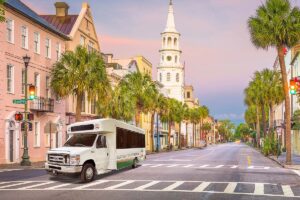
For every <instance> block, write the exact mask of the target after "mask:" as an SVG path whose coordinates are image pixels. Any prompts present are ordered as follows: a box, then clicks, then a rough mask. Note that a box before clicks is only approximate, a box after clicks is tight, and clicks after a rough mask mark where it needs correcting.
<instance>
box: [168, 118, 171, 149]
mask: <svg viewBox="0 0 300 200" xmlns="http://www.w3.org/2000/svg"><path fill="white" fill-rule="evenodd" d="M168 124H169V127H168V145H169V147H170V145H171V121H169V122H168Z"/></svg>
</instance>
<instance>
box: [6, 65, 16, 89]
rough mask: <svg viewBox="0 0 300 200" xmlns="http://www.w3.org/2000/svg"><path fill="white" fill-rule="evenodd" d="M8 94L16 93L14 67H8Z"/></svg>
mask: <svg viewBox="0 0 300 200" xmlns="http://www.w3.org/2000/svg"><path fill="white" fill-rule="evenodd" d="M7 92H8V93H14V67H13V66H12V65H7Z"/></svg>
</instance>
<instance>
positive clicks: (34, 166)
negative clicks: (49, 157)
mask: <svg viewBox="0 0 300 200" xmlns="http://www.w3.org/2000/svg"><path fill="white" fill-rule="evenodd" d="M44 167H45V162H44V161H41V162H32V163H31V166H21V165H20V163H13V164H1V165H0V169H37V168H44Z"/></svg>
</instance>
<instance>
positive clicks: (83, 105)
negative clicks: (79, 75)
mask: <svg viewBox="0 0 300 200" xmlns="http://www.w3.org/2000/svg"><path fill="white" fill-rule="evenodd" d="M81 112H85V94H83V96H82V101H81Z"/></svg>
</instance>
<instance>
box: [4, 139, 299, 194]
mask: <svg viewBox="0 0 300 200" xmlns="http://www.w3.org/2000/svg"><path fill="white" fill-rule="evenodd" d="M297 173H298V174H300V173H299V171H293V170H289V169H283V168H281V167H280V166H279V165H277V164H276V163H274V162H273V161H271V160H269V159H268V158H265V157H264V156H262V155H261V154H260V153H259V152H257V151H256V150H254V149H252V148H250V147H248V146H246V145H244V144H235V143H230V144H222V145H215V146H210V147H208V148H205V149H190V150H183V151H176V152H168V153H160V154H153V155H149V156H148V157H147V160H146V161H145V162H144V163H143V165H142V166H140V167H138V168H137V169H126V170H122V171H119V172H113V173H110V174H106V175H103V176H98V177H97V179H96V180H95V181H94V182H91V183H88V184H82V183H80V181H79V178H78V177H64V176H59V177H51V176H49V175H47V174H46V172H45V171H44V170H43V169H28V170H17V169H16V170H11V171H7V170H0V199H1V200H6V199H7V200H8V199H9V200H13V199H22V200H25V199H28V200H29V199H30V200H35V199H39V200H40V199H49V200H53V199H72V200H74V199H85V200H86V199H89V200H90V199H110V200H114V199H116V200H120V199H122V200H124V199H125V200H126V199H128V200H135V199H136V200H142V199H149V200H150V199H151V200H164V199H166V200H167V199H172V200H175V199H180V200H183V199H197V200H199V199H201V200H202V199H203V200H204V199H218V200H219V199H221V200H223V199H228V200H234V199H267V200H273V199H274V200H275V199H277V200H282V199H300V176H299V175H298V174H297Z"/></svg>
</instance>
